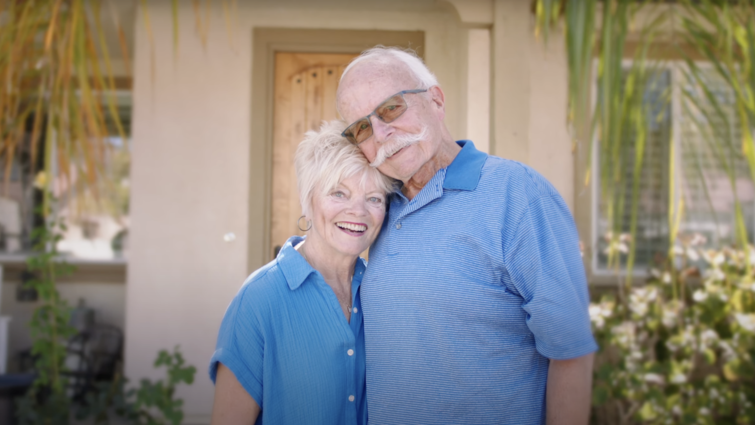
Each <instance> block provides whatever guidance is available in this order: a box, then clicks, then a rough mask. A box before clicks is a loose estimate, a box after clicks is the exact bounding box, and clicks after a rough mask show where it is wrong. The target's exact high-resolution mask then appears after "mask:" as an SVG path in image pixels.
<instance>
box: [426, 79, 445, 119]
mask: <svg viewBox="0 0 755 425" xmlns="http://www.w3.org/2000/svg"><path fill="white" fill-rule="evenodd" d="M427 92H428V93H430V101H431V102H432V105H433V106H434V107H435V109H436V110H440V112H441V113H442V114H443V116H444V117H445V115H446V95H445V93H443V89H441V88H440V87H438V86H432V87H430V88H429V89H428V90H427Z"/></svg>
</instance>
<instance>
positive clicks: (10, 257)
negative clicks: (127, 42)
mask: <svg viewBox="0 0 755 425" xmlns="http://www.w3.org/2000/svg"><path fill="white" fill-rule="evenodd" d="M107 92H108V93H111V94H113V95H114V96H115V97H116V98H120V97H126V98H128V103H129V104H130V105H131V108H132V115H133V90H132V89H131V88H123V87H116V88H115V89H114V90H108V91H107ZM76 94H77V95H78V91H77V92H76ZM116 105H117V101H116ZM104 107H107V105H104ZM131 138H132V137H131ZM124 143H125V142H124ZM52 147H53V150H56V149H57V146H56V145H54V144H53V146H52ZM56 168H57V167H54V168H53V173H54V174H56ZM34 255H35V254H34V253H33V252H31V251H27V252H14V253H5V252H0V267H2V268H6V269H7V268H10V269H12V270H14V269H15V268H17V267H21V266H22V265H25V264H26V261H27V260H28V259H29V258H30V257H32V256H34ZM61 261H65V262H66V263H68V264H71V265H75V266H77V267H79V268H82V269H84V270H83V271H85V272H86V271H89V270H88V269H96V270H99V269H101V268H102V267H108V266H112V268H113V270H114V271H115V272H116V273H120V272H121V271H122V273H123V275H124V278H123V280H124V282H125V266H126V265H127V264H128V259H127V258H125V257H121V258H109V259H94V258H77V257H66V256H61Z"/></svg>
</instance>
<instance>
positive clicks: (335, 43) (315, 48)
mask: <svg viewBox="0 0 755 425" xmlns="http://www.w3.org/2000/svg"><path fill="white" fill-rule="evenodd" d="M252 37H253V38H252V49H253V50H252V85H251V87H252V93H251V113H252V116H251V117H250V123H251V125H250V136H251V140H250V144H249V146H250V149H249V158H250V161H249V217H248V220H249V222H248V229H249V234H248V235H247V247H248V249H247V253H248V257H247V258H248V260H247V272H248V273H251V272H252V271H254V270H256V269H258V268H260V267H262V266H263V265H264V264H265V263H266V262H267V261H268V255H269V246H270V225H271V219H270V217H271V210H272V193H271V188H272V158H273V110H274V104H273V99H274V77H275V69H274V64H275V53H276V52H291V53H360V52H362V51H363V50H365V49H368V48H370V47H372V46H375V45H377V44H382V45H385V46H400V47H411V48H412V49H414V50H415V51H417V54H418V55H419V56H420V57H424V46H425V33H424V31H380V30H375V31H366V30H310V29H286V28H262V27H260V28H254V30H253V34H252Z"/></svg>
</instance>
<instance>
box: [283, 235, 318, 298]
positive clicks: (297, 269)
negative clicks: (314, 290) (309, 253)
mask: <svg viewBox="0 0 755 425" xmlns="http://www.w3.org/2000/svg"><path fill="white" fill-rule="evenodd" d="M304 239H305V238H303V237H301V236H291V237H290V238H288V240H287V241H286V243H285V244H284V245H283V248H281V250H280V252H278V256H277V257H276V260H277V261H278V266H279V267H280V270H281V272H282V273H283V276H285V277H286V282H288V287H289V288H291V290H292V291H293V290H296V289H297V288H298V287H300V286H301V284H302V283H304V281H305V280H307V277H309V275H310V274H311V273H314V271H315V269H313V268H312V266H310V265H309V263H308V262H307V260H305V259H304V257H302V256H301V254H299V251H297V250H296V249H294V247H295V246H296V245H298V244H299V243H300V242H301V241H303V240H304Z"/></svg>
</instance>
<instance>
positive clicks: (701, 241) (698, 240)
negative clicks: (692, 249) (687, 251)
mask: <svg viewBox="0 0 755 425" xmlns="http://www.w3.org/2000/svg"><path fill="white" fill-rule="evenodd" d="M705 242H707V239H705V236H703V235H701V234H699V233H695V234H694V235H692V240H690V241H689V244H690V245H691V246H699V245H705Z"/></svg>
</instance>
